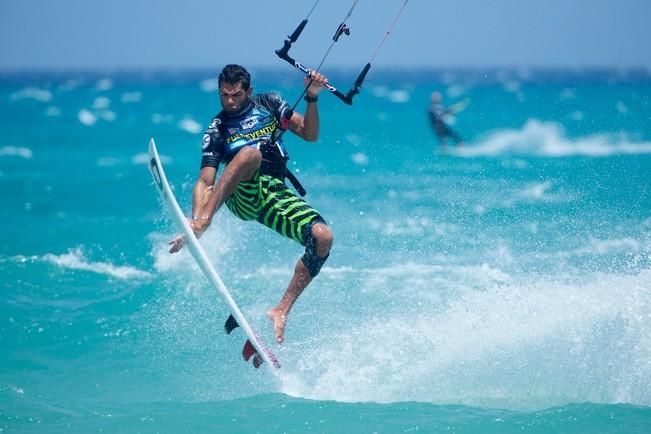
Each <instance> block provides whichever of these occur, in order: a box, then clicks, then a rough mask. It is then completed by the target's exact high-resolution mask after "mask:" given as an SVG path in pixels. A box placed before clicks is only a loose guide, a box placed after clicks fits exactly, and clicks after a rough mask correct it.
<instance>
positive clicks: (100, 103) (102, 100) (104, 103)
mask: <svg viewBox="0 0 651 434" xmlns="http://www.w3.org/2000/svg"><path fill="white" fill-rule="evenodd" d="M110 105H111V99H110V98H108V97H106V96H98V97H97V98H95V99H94V100H93V106H92V107H93V108H94V109H95V110H101V109H105V108H107V107H108V106H110Z"/></svg>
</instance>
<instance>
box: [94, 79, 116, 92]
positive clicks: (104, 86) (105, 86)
mask: <svg viewBox="0 0 651 434" xmlns="http://www.w3.org/2000/svg"><path fill="white" fill-rule="evenodd" d="M95 89H97V90H99V91H106V90H111V89H113V80H111V79H110V78H102V79H100V80H98V81H97V83H95Z"/></svg>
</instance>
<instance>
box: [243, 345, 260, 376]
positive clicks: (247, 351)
mask: <svg viewBox="0 0 651 434" xmlns="http://www.w3.org/2000/svg"><path fill="white" fill-rule="evenodd" d="M242 357H244V360H245V361H247V362H248V361H249V359H250V358H251V357H253V367H254V368H256V369H258V368H259V367H260V365H262V363H263V362H264V360H262V357H260V354H258V352H257V351H256V350H255V347H254V346H253V344H252V343H251V341H250V340H248V339H247V340H246V342H245V343H244V348H242Z"/></svg>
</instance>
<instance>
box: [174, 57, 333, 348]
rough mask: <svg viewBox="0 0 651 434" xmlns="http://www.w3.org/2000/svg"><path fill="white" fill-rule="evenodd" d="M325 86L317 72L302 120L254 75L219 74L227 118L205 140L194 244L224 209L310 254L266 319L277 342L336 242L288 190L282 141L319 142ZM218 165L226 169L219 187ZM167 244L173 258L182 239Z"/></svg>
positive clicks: (240, 71) (230, 69)
mask: <svg viewBox="0 0 651 434" xmlns="http://www.w3.org/2000/svg"><path fill="white" fill-rule="evenodd" d="M327 82H328V80H327V78H326V77H324V76H323V75H321V74H320V73H318V72H312V73H311V74H310V75H309V76H308V77H306V78H305V86H306V87H307V89H306V96H305V100H306V101H307V109H306V111H305V115H304V116H301V115H300V114H298V113H295V112H292V110H291V109H290V108H289V105H288V104H287V102H286V101H285V100H284V99H283V98H282V97H281V96H280V95H278V94H275V93H263V94H257V95H253V96H252V92H253V88H252V87H251V76H250V75H249V73H248V72H247V71H246V69H244V68H243V67H241V66H239V65H226V66H225V67H224V69H223V70H222V72H221V73H220V75H219V97H220V100H221V105H222V111H221V112H220V113H219V114H217V116H215V117H214V118H213V120H212V122H211V123H210V126H209V127H208V129H207V130H206V133H205V134H204V136H203V143H202V149H203V153H202V158H201V171H200V173H199V178H198V180H197V182H196V184H195V186H194V190H193V195H192V220H191V222H190V226H191V227H192V229H193V230H194V233H195V234H196V235H197V237H199V236H201V234H203V232H204V231H205V230H206V229H207V228H208V226H210V223H211V222H212V218H213V215H214V214H215V213H216V212H217V211H218V210H219V209H220V208H221V206H222V205H223V204H224V203H225V204H226V206H227V207H228V209H229V210H230V211H231V212H232V213H233V214H235V215H236V216H237V217H239V218H241V219H242V220H257V221H258V222H260V223H262V224H264V225H265V226H267V227H269V228H271V229H274V230H275V231H277V232H279V233H280V234H281V235H284V236H286V237H288V238H290V239H293V240H294V241H296V242H298V243H300V244H301V245H303V246H304V247H305V253H304V255H303V256H302V257H301V258H300V259H299V260H298V261H297V262H296V265H295V267H294V274H293V276H292V278H291V280H290V282H289V285H288V286H287V289H286V291H285V293H284V295H283V296H282V298H281V300H280V302H279V303H278V305H277V306H275V307H273V308H271V309H270V310H269V311H268V312H267V315H268V316H269V319H270V320H271V321H273V324H274V334H275V337H276V340H277V341H278V343H282V342H283V340H284V339H285V325H286V322H287V316H288V315H289V311H290V310H291V308H292V306H293V305H294V303H295V302H296V300H297V299H298V297H299V296H300V295H301V293H302V292H303V290H304V289H305V288H306V287H307V286H308V285H309V284H310V282H311V281H312V279H313V278H314V277H316V275H317V274H318V273H319V270H320V269H321V267H322V266H323V264H324V262H325V261H326V259H327V258H328V255H329V254H330V249H331V247H332V243H333V237H332V232H331V231H330V228H328V226H327V225H326V223H325V220H324V219H323V218H322V217H321V215H320V214H319V213H318V212H317V211H315V210H314V209H313V208H312V207H311V206H310V205H308V204H307V203H306V202H305V201H304V200H303V199H301V198H299V197H298V196H297V195H296V194H295V193H293V192H292V191H291V190H290V189H289V188H288V187H287V186H286V185H285V183H284V179H285V176H290V180H291V179H292V177H291V174H288V173H287V168H286V161H287V159H288V157H287V152H286V150H285V147H284V145H283V143H282V141H281V140H280V139H279V138H278V134H279V132H280V128H281V127H282V128H283V129H285V128H287V129H289V130H290V131H292V132H293V133H294V134H296V135H297V136H299V137H301V138H302V139H304V140H306V141H308V142H314V141H316V140H317V138H318V134H319V112H318V109H317V99H318V94H319V92H320V91H321V90H322V89H323V85H324V84H326V83H327ZM220 162H223V163H224V165H225V167H224V169H223V171H222V173H221V176H220V177H219V179H218V180H217V183H216V184H215V178H216V175H217V169H218V167H219V164H220ZM294 179H295V178H294ZM169 244H170V245H171V248H170V253H176V252H178V251H179V250H180V249H181V248H182V247H183V244H184V240H183V237H182V236H178V237H176V238H175V239H173V240H172V241H170V242H169Z"/></svg>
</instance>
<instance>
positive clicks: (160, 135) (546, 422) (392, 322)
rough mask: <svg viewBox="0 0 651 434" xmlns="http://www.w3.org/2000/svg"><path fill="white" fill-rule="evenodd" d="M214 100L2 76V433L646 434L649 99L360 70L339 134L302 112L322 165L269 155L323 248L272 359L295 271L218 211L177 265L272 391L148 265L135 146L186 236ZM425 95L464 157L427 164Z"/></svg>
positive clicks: (171, 260) (205, 75)
mask: <svg viewBox="0 0 651 434" xmlns="http://www.w3.org/2000/svg"><path fill="white" fill-rule="evenodd" d="M252 72H253V78H254V86H256V89H257V90H260V91H268V90H277V91H280V92H281V93H282V94H283V95H285V96H286V97H287V99H289V100H291V101H294V100H295V99H296V98H297V97H298V96H299V94H300V90H301V89H300V81H301V77H300V76H299V75H297V73H295V72H294V71H292V70H289V69H282V68H281V69H279V70H277V71H264V70H253V71H252ZM215 74H216V72H215V71H203V72H153V73H129V74H125V73H119V74H91V73H42V74H5V75H2V76H1V77H0V117H1V119H2V121H1V123H0V194H1V195H2V202H3V206H2V207H1V208H0V216H1V217H2V224H1V225H0V238H1V240H2V242H1V243H0V285H1V288H2V293H3V296H2V298H1V299H0V432H38V433H50V432H73V433H74V432H78V433H88V432H225V433H231V432H233V433H236V432H242V433H248V432H264V433H284V432H296V433H303V432H323V433H373V432H378V433H410V432H427V433H435V432H456V433H473V432H483V433H492V432H495V433H497V432H499V433H504V432H506V433H508V432H519V433H520V432H531V433H547V432H563V433H586V432H609V433H645V432H651V181H650V180H651V73H650V72H648V71H645V70H639V71H606V70H604V71H546V72H545V71H528V70H513V71H512V70H504V71H501V70H491V71H457V72H455V71H451V72H450V71H446V72H442V71H419V72H412V73H408V74H405V73H404V72H400V71H380V70H378V71H375V70H373V69H372V70H371V73H370V74H369V76H368V78H367V82H366V83H365V87H364V89H363V91H362V93H361V94H360V95H359V96H358V97H357V100H356V101H355V103H354V105H353V106H352V107H348V106H345V105H343V104H342V103H340V102H339V101H338V100H336V99H335V98H334V97H332V96H329V95H325V94H323V95H322V97H321V100H320V105H319V107H320V110H321V118H322V128H321V137H320V140H319V141H318V142H317V143H303V142H301V141H300V140H298V139H297V138H295V137H289V135H288V138H287V146H288V148H289V150H290V152H291V155H292V160H291V161H290V163H291V165H292V166H291V167H292V168H293V170H295V172H297V173H298V176H299V177H300V179H301V180H302V182H303V184H304V185H305V186H306V188H307V190H308V192H309V193H308V200H309V201H310V202H311V203H312V204H313V205H314V206H315V207H316V208H317V209H318V210H319V211H321V213H322V214H323V215H324V217H325V218H326V220H327V221H328V223H329V224H330V225H331V227H332V229H333V231H334V234H335V246H334V249H333V251H332V255H331V258H330V260H329V261H328V262H327V264H326V266H325V267H324V269H323V271H322V273H321V275H320V276H319V277H318V278H317V279H316V280H315V281H314V283H313V284H312V286H310V287H309V288H308V290H307V291H306V292H305V293H304V295H303V296H302V297H301V299H300V300H299V302H298V303H297V304H296V305H295V307H294V310H293V312H292V315H291V317H290V319H289V323H288V328H287V339H286V342H285V343H284V344H283V345H282V346H279V345H276V344H275V343H273V342H272V341H273V338H272V329H271V325H270V323H269V322H268V320H267V319H266V318H265V312H266V310H267V309H268V308H269V307H270V306H272V305H274V304H275V303H277V301H278V299H279V297H280V295H281V293H282V291H283V290H284V288H285V285H286V283H287V281H288V279H289V277H290V274H291V272H292V269H293V265H294V262H295V261H296V259H297V258H298V257H299V256H300V255H301V254H302V248H301V247H300V246H298V245H296V244H293V243H292V242H291V241H288V240H284V239H281V238H280V237H278V236H277V235H276V234H275V233H272V232H271V231H269V230H268V229H266V228H264V227H262V226H259V225H256V224H254V223H243V222H240V221H238V220H236V219H235V218H234V217H233V216H231V215H230V214H229V212H228V210H226V209H223V210H222V212H220V213H219V214H218V217H217V218H216V219H215V221H214V224H213V227H212V228H211V229H210V231H209V232H207V233H206V234H205V236H204V237H203V238H202V240H201V241H202V244H203V245H204V247H205V248H206V250H207V252H208V254H209V256H210V257H211V259H212V261H213V263H214V265H215V267H216V268H217V270H218V271H219V272H220V273H221V275H222V278H223V279H224V281H225V282H226V284H227V286H229V288H230V289H231V291H232V293H233V295H234V297H235V299H236V300H237V302H238V303H239V305H240V306H241V307H242V309H243V311H244V313H245V315H247V316H248V318H249V319H250V320H251V322H252V324H253V326H254V327H255V328H256V329H257V330H258V332H259V334H260V335H261V337H262V338H263V339H264V340H265V341H266V342H267V343H268V344H269V345H270V347H271V348H272V349H273V350H274V351H275V353H276V354H277V356H278V357H279V359H280V360H281V362H282V364H283V368H282V369H281V370H280V371H278V372H276V373H272V372H271V371H270V370H268V369H266V368H261V369H260V370H257V371H256V370H254V369H253V368H252V366H250V365H246V364H245V363H244V362H243V361H241V359H240V355H239V352H240V349H241V346H242V344H243V340H244V339H243V335H242V334H241V332H239V331H237V332H235V333H233V334H232V335H230V336H226V335H224V333H223V332H222V325H223V322H224V320H225V318H226V315H227V311H226V308H225V306H224V305H223V303H222V302H221V301H220V299H219V298H218V297H217V295H216V293H215V291H214V290H213V289H212V288H211V287H210V286H209V285H208V284H207V281H206V280H205V279H204V277H203V276H202V275H201V274H200V272H199V271H198V269H196V267H195V266H194V265H193V261H192V260H191V257H190V256H189V255H188V254H187V252H183V253H182V254H179V255H175V256H171V255H169V254H168V253H167V251H166V242H167V240H168V239H169V238H170V237H171V236H172V235H173V233H174V228H173V227H171V224H170V221H169V220H168V219H167V218H166V215H165V213H164V212H163V209H162V207H161V204H160V202H159V200H158V198H157V193H156V191H155V188H154V186H153V184H152V183H151V179H150V175H149V172H148V170H147V166H146V162H147V156H146V152H147V142H148V140H149V138H150V137H151V136H153V137H155V138H156V141H157V144H158V147H159V151H160V152H161V154H162V155H163V159H164V163H165V164H166V170H167V175H168V178H169V179H170V182H171V184H172V185H173V187H174V190H175V191H176V194H177V197H178V198H179V201H180V202H181V204H182V206H183V207H184V208H185V209H186V210H189V205H190V195H191V189H192V186H193V183H194V180H195V178H196V176H197V174H198V169H199V159H200V142H201V135H202V132H203V129H204V128H205V126H206V125H207V123H208V122H209V121H210V120H211V118H212V116H214V114H215V113H216V112H217V111H218V109H219V107H218V104H219V103H218V99H217V95H216V82H215ZM354 76H355V72H351V73H346V72H344V71H341V72H339V73H336V74H333V75H332V76H331V78H332V82H333V83H334V84H335V85H336V86H338V87H340V88H346V87H347V86H348V85H349V83H351V82H352V80H353V79H354ZM433 90H439V91H441V92H442V93H443V95H444V98H445V102H447V103H452V102H455V101H459V100H461V99H464V98H469V99H470V101H471V103H470V105H469V106H468V108H467V109H466V110H465V111H463V112H462V113H459V114H458V115H457V117H456V119H454V121H455V123H454V128H456V129H457V130H458V131H459V132H460V133H461V134H462V135H463V136H464V138H465V141H466V146H465V147H464V148H462V149H456V148H453V147H452V148H450V149H448V150H447V151H446V152H442V151H441V150H439V149H438V148H437V145H436V141H435V138H434V137H433V135H432V132H431V129H430V127H429V124H428V120H427V117H426V109H427V105H428V102H429V94H430V92H431V91H433ZM303 104H304V102H302V103H301V104H300V105H299V110H303V108H304V105H303Z"/></svg>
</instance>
